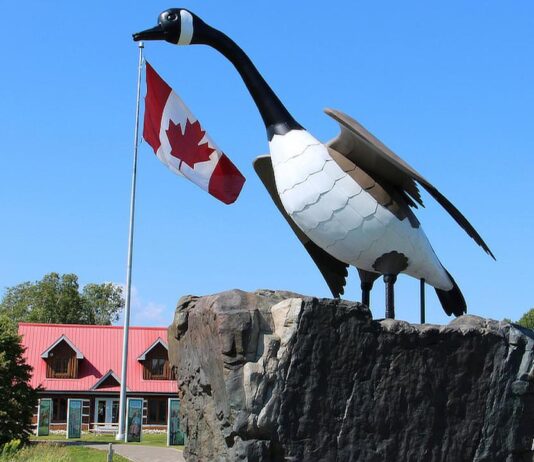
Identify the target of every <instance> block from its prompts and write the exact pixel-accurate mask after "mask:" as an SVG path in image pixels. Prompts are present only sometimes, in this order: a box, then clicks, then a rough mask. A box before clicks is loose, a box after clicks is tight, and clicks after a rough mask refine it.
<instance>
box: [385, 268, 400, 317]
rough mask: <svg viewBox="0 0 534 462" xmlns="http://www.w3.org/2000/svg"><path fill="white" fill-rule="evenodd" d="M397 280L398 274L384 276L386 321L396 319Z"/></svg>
mask: <svg viewBox="0 0 534 462" xmlns="http://www.w3.org/2000/svg"><path fill="white" fill-rule="evenodd" d="M396 280H397V275H396V274H385V275H384V283H385V284H386V319H395V295H394V292H393V286H394V285H395V281H396Z"/></svg>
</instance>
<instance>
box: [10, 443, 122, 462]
mask: <svg viewBox="0 0 534 462" xmlns="http://www.w3.org/2000/svg"><path fill="white" fill-rule="evenodd" d="M106 460H107V454H106V452H105V451H97V450H96V449H90V448H85V447H83V446H56V445H53V444H38V445H37V444H36V445H32V446H27V447H25V448H23V449H21V450H20V451H17V452H16V453H15V454H11V455H9V456H0V462H106ZM113 462H129V460H128V459H125V458H124V457H121V456H119V455H118V454H114V455H113Z"/></svg>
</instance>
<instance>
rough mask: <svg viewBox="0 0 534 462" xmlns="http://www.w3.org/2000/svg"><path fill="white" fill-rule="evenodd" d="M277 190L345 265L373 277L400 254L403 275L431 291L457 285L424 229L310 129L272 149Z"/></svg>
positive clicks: (277, 140) (280, 139)
mask: <svg viewBox="0 0 534 462" xmlns="http://www.w3.org/2000/svg"><path fill="white" fill-rule="evenodd" d="M269 147H270V151H271V157H272V163H273V170H274V176H275V181H276V188H277V190H278V194H279V195H280V199H281V201H282V204H283V206H284V208H285V210H286V212H287V213H288V215H289V216H290V217H291V218H292V219H293V221H294V222H295V223H296V224H297V226H298V227H299V228H300V229H301V230H302V231H303V232H304V233H305V234H306V235H307V236H308V237H309V238H310V239H311V240H312V241H313V242H314V243H315V244H317V245H318V246H319V247H321V248H322V249H324V250H326V251H327V252H328V253H329V254H331V255H332V256H334V257H335V258H337V259H338V260H340V261H343V262H345V263H348V264H350V265H354V266H356V267H357V268H360V269H364V270H366V271H371V272H374V271H376V270H375V269H374V268H373V265H374V264H375V262H376V260H377V259H378V258H380V257H381V256H382V255H385V254H387V253H389V252H392V251H396V252H399V253H402V254H404V255H405V256H406V257H407V258H408V266H407V268H406V269H405V270H404V271H403V272H404V273H407V274H409V275H411V276H413V277H416V278H418V279H425V280H426V281H427V282H428V283H429V284H431V285H432V286H434V287H436V288H439V289H442V290H450V289H451V288H452V282H451V280H450V278H449V277H448V275H447V273H446V271H445V270H444V268H443V266H442V265H441V263H440V262H439V260H438V258H437V256H436V255H435V253H434V251H433V250H432V247H431V245H430V243H429V242H428V239H427V237H426V235H425V233H424V232H423V230H422V229H421V227H418V228H414V227H412V226H411V225H410V223H409V220H408V219H407V218H405V219H404V220H399V219H398V218H397V217H396V216H395V215H394V214H393V213H391V212H390V211H389V210H388V209H387V208H385V207H384V206H382V205H381V204H379V203H378V202H377V201H376V200H375V199H374V198H373V197H372V196H371V194H369V193H368V192H367V191H365V190H364V189H363V188H362V187H361V186H360V185H359V184H358V183H356V181H354V179H353V178H351V177H350V176H349V175H348V174H347V173H345V172H344V171H343V170H342V169H341V168H340V167H339V165H338V164H337V163H336V161H335V160H334V159H332V157H331V156H330V154H329V152H328V149H327V147H326V146H325V145H324V144H323V143H321V142H320V141H318V140H317V139H316V138H314V137H313V136H312V135H311V134H310V133H308V132H307V131H306V130H291V131H290V132H288V133H287V134H285V135H274V137H273V139H272V140H271V142H270V144H269Z"/></svg>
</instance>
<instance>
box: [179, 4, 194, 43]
mask: <svg viewBox="0 0 534 462" xmlns="http://www.w3.org/2000/svg"><path fill="white" fill-rule="evenodd" d="M180 21H181V30H180V38H179V39H178V45H189V44H190V43H191V39H192V38H193V16H192V15H191V13H190V12H189V11H186V10H180Z"/></svg>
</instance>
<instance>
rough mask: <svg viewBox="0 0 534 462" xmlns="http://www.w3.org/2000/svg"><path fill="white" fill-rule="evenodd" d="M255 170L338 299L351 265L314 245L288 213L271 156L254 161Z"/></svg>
mask: <svg viewBox="0 0 534 462" xmlns="http://www.w3.org/2000/svg"><path fill="white" fill-rule="evenodd" d="M254 170H255V171H256V173H257V175H258V176H259V177H260V180H261V181H262V183H263V185H264V186H265V188H266V189H267V191H268V192H269V195H270V196H271V199H272V200H273V202H274V203H275V204H276V207H278V210H279V211H280V213H281V214H282V215H283V216H284V218H285V219H286V221H287V222H288V224H289V226H291V229H292V230H293V232H294V233H295V234H296V235H297V237H298V238H299V240H300V242H301V243H302V245H303V246H304V247H305V249H306V250H307V252H308V253H309V254H310V257H312V259H313V261H314V262H315V264H316V265H317V267H318V268H319V271H320V272H321V274H322V275H323V277H324V279H325V281H326V283H327V284H328V287H329V289H330V291H331V292H332V295H333V296H334V297H336V298H338V297H339V296H340V295H342V294H343V292H344V288H345V283H346V278H347V274H348V273H347V268H348V266H349V265H348V264H347V263H343V262H342V261H339V260H338V259H336V258H334V257H332V255H330V254H329V253H327V252H325V251H324V250H323V249H321V248H320V247H319V246H318V245H316V244H314V243H313V242H312V241H311V240H310V239H309V238H308V236H306V234H304V233H303V232H302V231H301V230H300V228H299V227H298V226H297V225H296V224H295V222H294V221H293V220H292V219H291V217H290V216H289V215H288V214H287V213H286V211H285V209H284V206H283V205H282V202H281V201H280V197H279V196H278V191H277V190H276V183H275V181H274V171H273V165H272V163H271V156H260V157H257V158H256V159H255V160H254Z"/></svg>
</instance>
